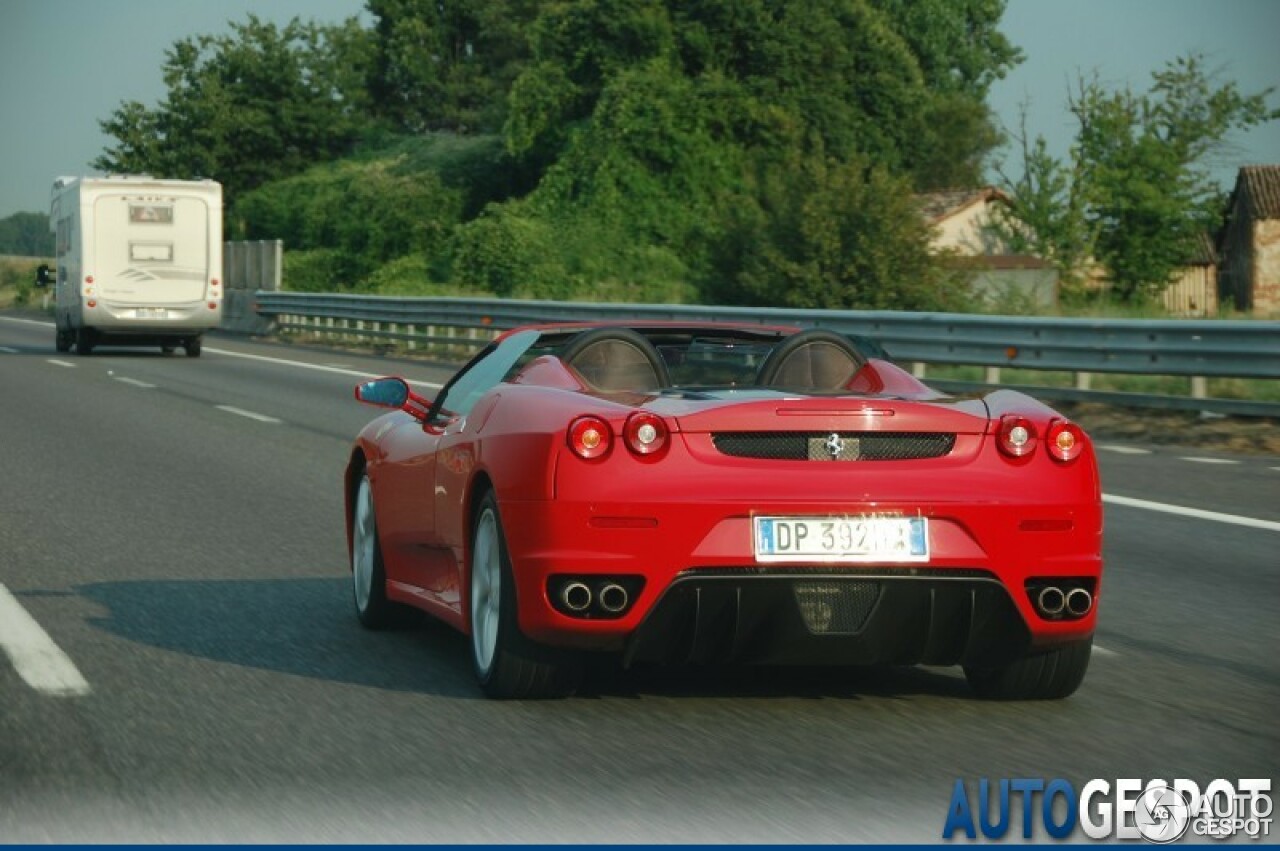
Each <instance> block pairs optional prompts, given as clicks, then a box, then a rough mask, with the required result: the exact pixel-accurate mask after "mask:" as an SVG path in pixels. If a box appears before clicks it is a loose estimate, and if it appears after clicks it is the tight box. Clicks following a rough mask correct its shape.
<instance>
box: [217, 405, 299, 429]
mask: <svg viewBox="0 0 1280 851" xmlns="http://www.w3.org/2000/svg"><path fill="white" fill-rule="evenodd" d="M214 407H215V408H217V409H218V410H219V411H226V412H227V413H228V414H235V415H236V416H238V417H248V418H249V419H251V420H257V421H258V422H260V423H275V424H276V425H279V424H280V423H282V422H284V420H278V419H276V418H275V417H269V416H267V415H266V414H256V413H254V412H253V411H246V410H245V409H244V408H233V407H231V406H230V405H214Z"/></svg>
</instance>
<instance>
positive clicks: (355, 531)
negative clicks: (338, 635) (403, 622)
mask: <svg viewBox="0 0 1280 851" xmlns="http://www.w3.org/2000/svg"><path fill="white" fill-rule="evenodd" d="M351 531H352V534H351V584H352V588H353V591H354V594H355V601H356V617H358V618H359V619H360V623H362V624H364V626H365V627H367V628H368V629H382V628H383V627H386V626H390V625H391V624H392V623H393V622H394V620H395V619H396V615H397V614H398V607H397V606H396V605H395V604H394V603H392V602H391V601H389V600H388V599H387V574H386V570H385V569H384V568H383V564H382V545H381V544H379V543H378V520H377V518H376V517H375V516H374V511H373V487H372V485H370V483H369V474H368V473H363V474H362V475H361V476H360V484H359V485H357V486H356V498H355V500H354V501H353V503H352V506H351Z"/></svg>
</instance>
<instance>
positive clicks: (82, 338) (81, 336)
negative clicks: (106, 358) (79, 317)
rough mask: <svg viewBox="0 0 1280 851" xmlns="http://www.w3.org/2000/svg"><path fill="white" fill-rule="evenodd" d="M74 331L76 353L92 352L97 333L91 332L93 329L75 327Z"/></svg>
mask: <svg viewBox="0 0 1280 851" xmlns="http://www.w3.org/2000/svg"><path fill="white" fill-rule="evenodd" d="M74 333H75V335H76V354H78V355H91V354H93V347H94V346H96V345H97V344H98V335H97V334H95V333H94V332H93V329H92V328H77V329H76V330H75V331H74Z"/></svg>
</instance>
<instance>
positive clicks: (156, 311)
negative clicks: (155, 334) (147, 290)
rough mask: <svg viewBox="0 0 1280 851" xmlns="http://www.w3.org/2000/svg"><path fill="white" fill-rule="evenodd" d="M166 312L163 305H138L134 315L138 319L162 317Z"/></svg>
mask: <svg viewBox="0 0 1280 851" xmlns="http://www.w3.org/2000/svg"><path fill="white" fill-rule="evenodd" d="M166 313H167V311H166V310H165V309H164V308H163V307H139V308H138V309H137V310H135V311H134V316H135V317H137V318H138V319H164V317H165V314H166Z"/></svg>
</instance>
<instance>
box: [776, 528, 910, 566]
mask: <svg viewBox="0 0 1280 851" xmlns="http://www.w3.org/2000/svg"><path fill="white" fill-rule="evenodd" d="M752 531H753V533H754V537H755V553H756V561H775V562H777V561H793V562H815V561H816V562H909V561H928V560H929V525H928V520H926V519H925V518H924V517H755V518H753V524H752Z"/></svg>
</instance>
